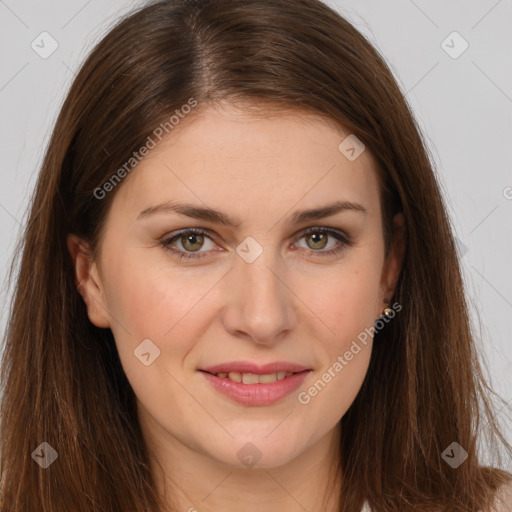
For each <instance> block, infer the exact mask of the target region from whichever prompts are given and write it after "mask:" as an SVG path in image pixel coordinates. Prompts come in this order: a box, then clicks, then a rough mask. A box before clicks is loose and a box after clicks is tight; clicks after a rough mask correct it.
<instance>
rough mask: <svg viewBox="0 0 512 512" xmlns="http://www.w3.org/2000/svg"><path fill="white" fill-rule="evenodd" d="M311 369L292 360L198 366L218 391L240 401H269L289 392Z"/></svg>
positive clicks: (292, 390) (284, 395)
mask: <svg viewBox="0 0 512 512" xmlns="http://www.w3.org/2000/svg"><path fill="white" fill-rule="evenodd" d="M311 371H312V369H311V368H307V367H305V366H302V365H297V364H292V363H270V364H266V365H262V366H258V365H255V364H254V363H250V362H234V363H226V364H221V365H217V366H212V367H209V368H201V369H200V370H199V372H200V373H202V374H203V375H204V376H205V377H206V380H207V382H208V383H209V384H210V385H211V386H212V388H213V389H214V390H215V391H217V392H218V393H220V394H222V395H224V396H226V397H228V398H230V399H231V400H233V401H235V402H238V403H240V404H243V405H249V406H262V405H270V404H272V403H274V402H277V401H280V400H282V399H284V398H285V397H286V396H288V395H290V394H292V393H293V392H294V391H296V390H297V388H298V387H300V386H301V384H302V383H303V382H304V379H305V378H306V377H307V375H308V374H309V373H310V372H311Z"/></svg>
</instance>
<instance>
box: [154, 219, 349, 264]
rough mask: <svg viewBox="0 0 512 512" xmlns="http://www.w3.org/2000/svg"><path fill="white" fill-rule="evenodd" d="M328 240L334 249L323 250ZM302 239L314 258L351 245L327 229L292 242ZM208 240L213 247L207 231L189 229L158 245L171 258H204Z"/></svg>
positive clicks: (315, 230)
mask: <svg viewBox="0 0 512 512" xmlns="http://www.w3.org/2000/svg"><path fill="white" fill-rule="evenodd" d="M329 238H334V239H335V240H337V241H338V243H337V244H336V245H335V246H334V247H332V246H331V248H330V249H328V250H325V247H326V246H327V245H328V240H329ZM302 239H305V240H311V242H312V243H311V244H309V243H308V244H307V245H308V246H307V247H306V248H304V247H300V249H303V250H306V251H308V252H310V253H312V254H313V255H314V256H330V255H333V254H337V253H338V252H341V251H342V250H343V249H344V248H345V247H347V246H351V245H353V243H352V241H351V240H350V238H349V237H348V236H347V235H345V234H344V233H342V232H339V231H337V230H334V229H329V228H319V227H315V228H309V229H307V230H306V231H302V232H301V233H300V235H299V236H298V237H296V238H295V240H294V242H295V243H296V242H298V241H300V240H302ZM208 240H209V241H210V242H211V243H212V244H213V245H215V242H214V241H213V239H212V234H211V233H210V232H209V231H208V230H204V229H196V228H190V229H184V230H183V231H181V232H178V233H176V234H175V235H173V236H171V237H167V238H165V239H164V240H162V241H160V243H159V245H161V246H162V247H163V249H164V250H166V251H168V252H170V253H171V255H172V256H176V257H177V258H179V259H182V258H186V259H192V258H204V257H205V256H206V254H207V253H208V252H209V251H207V250H206V251H201V249H202V248H204V245H205V241H208ZM175 241H177V243H178V244H179V245H181V248H180V247H179V246H178V248H176V242H175ZM212 249H213V248H212ZM213 250H215V249H213Z"/></svg>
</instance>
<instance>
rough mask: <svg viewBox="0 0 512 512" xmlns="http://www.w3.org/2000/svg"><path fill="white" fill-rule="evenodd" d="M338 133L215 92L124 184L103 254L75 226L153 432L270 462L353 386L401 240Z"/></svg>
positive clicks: (80, 263)
mask: <svg viewBox="0 0 512 512" xmlns="http://www.w3.org/2000/svg"><path fill="white" fill-rule="evenodd" d="M348 135H349V133H343V132H342V131H340V130H339V129H338V128H336V127H335V126H334V125H331V124H330V123H328V122H326V121H325V120H323V119H321V118H319V117H311V116H305V115H304V114H299V113H290V112H288V114H281V115H276V116H274V117H272V118H271V117H268V116H267V117H265V116H254V115H251V114H248V113H247V112H244V111H241V110H236V109H235V108H233V107H229V106H224V107H223V108H220V107H216V108H213V107H209V108H207V109H204V110H203V111H202V113H201V115H200V116H198V117H197V118H195V119H194V120H193V121H192V122H190V123H187V124H183V126H179V127H178V128H176V129H175V130H174V131H173V132H172V133H171V134H170V135H169V136H168V138H167V139H166V140H164V141H163V142H162V143H161V144H160V145H159V146H157V147H156V148H155V149H153V150H152V151H151V152H150V153H149V154H148V156H147V157H146V158H145V159H144V160H143V161H142V162H141V163H140V164H139V165H138V166H137V167H136V168H135V170H133V171H132V173H131V174H130V175H129V176H128V177H127V178H126V179H125V181H124V182H123V183H122V184H121V185H119V189H118V190H116V192H115V194H116V195H115V198H114V200H113V203H112V208H111V210H110V211H109V214H108V217H107V220H106V224H105V231H104V237H103V241H102V244H101V247H100V252H99V256H98V257H97V259H96V261H94V262H92V264H89V263H88V262H87V259H86V257H85V256H84V254H85V253H83V252H82V251H81V249H80V246H79V243H78V242H79V241H78V239H77V238H76V237H74V236H70V237H69V239H68V246H69V248H70V252H71V254H72V256H73V258H74V261H75V266H76V271H77V279H78V280H79V281H80V282H81V288H80V289H81V292H82V294H83V296H84V300H85V301H86V303H87V307H88V314H89V318H90V320H91V322H93V323H94V324H95V325H97V326H99V327H104V328H110V329H111V330H112V332H113V335H114V337H115V342H116V345H117V349H118V352H119V356H120V359H121V363H122V365H123V368H124V370H125V372H126V375H127V378H128V380H129V382H130V384H131V386H132V387H133V390H134V392H135V395H136V397H137V403H138V414H139V418H140V422H141V426H142V428H143V431H144V432H145V433H146V434H147V435H148V436H150V437H151V438H152V439H155V440H158V441H157V442H158V443H161V446H164V445H165V446H168V447H175V448H176V447H178V446H180V447H182V448H183V447H186V449H187V450H189V451H191V452H194V453H195V454H200V455H203V456H206V457H208V458H209V459H211V460H213V461H217V462H221V463H225V464H229V465H232V466H236V467H243V466H244V465H245V466H247V465H248V464H251V465H254V467H268V468H270V467H277V466H279V465H282V464H285V463H286V462H289V461H291V460H293V459H294V458H296V457H298V456H299V455H300V454H301V453H303V452H305V451H306V450H308V449H312V448H313V447H314V446H315V445H316V444H317V443H320V442H321V441H322V440H325V439H326V437H328V436H329V435H332V433H333V432H334V431H335V428H336V426H337V424H338V422H339V421H340V419H341V417H342V416H343V415H344V413H345V412H346V411H347V409H348V408H349V406H350V405H351V403H352V402H353V400H354V398H355V397H356V395H357V393H358V391H359V389H360V387H361V384H362V382H363V379H364V377H365V374H366V372H367V368H368V364H369V359H370V354H371V348H372V339H371V336H368V334H367V335H366V343H362V342H361V340H362V338H364V336H363V337H362V336H361V334H362V333H364V332H365V329H369V328H370V327H372V326H373V325H374V323H375V320H376V319H377V318H378V317H379V316H380V315H381V314H382V311H383V309H384V308H385V307H386V303H385V300H386V299H387V300H389V299H390V298H391V296H392V294H393V288H394V286H395V283H396V279H397V275H398V271H399V265H400V258H399V256H400V252H399V251H398V249H393V250H392V251H391V253H390V254H389V256H388V257H387V258H386V257H385V252H384V239H383V231H382V218H381V213H380V201H379V188H378V183H377V178H376V171H375V162H374V160H373V158H372V156H371V155H370V153H369V152H368V151H365V152H363V153H362V154H361V155H360V156H359V157H358V158H357V159H356V160H353V161H351V160H349V159H348V158H347V157H346V156H345V154H344V153H342V152H341V151H340V150H339V146H340V143H341V142H342V141H343V140H344V139H345V138H346V137H347V136H348ZM163 205H166V206H163ZM333 205H334V207H333V208H331V209H330V210H329V211H327V210H326V211H323V212H322V211H320V210H323V209H325V208H327V207H331V206H333ZM208 210H211V211H214V212H217V213H211V211H210V212H209V213H208ZM307 212H309V215H308V214H307ZM315 212H316V213H315ZM398 220H399V219H398ZM394 247H395V246H394ZM396 247H398V246H397V245H396ZM366 332H368V331H366ZM354 342H356V345H354ZM356 346H357V347H359V349H357V348H355V347H356ZM350 354H352V356H350ZM208 372H210V373H208ZM213 373H215V374H217V376H214V375H212V374H213ZM226 374H227V375H226ZM283 377H284V378H283ZM276 379H277V380H276ZM240 380H242V382H236V381H240ZM249 443H251V444H249ZM249 460H252V461H253V462H252V463H249V462H248V461H249ZM255 461H256V463H255Z"/></svg>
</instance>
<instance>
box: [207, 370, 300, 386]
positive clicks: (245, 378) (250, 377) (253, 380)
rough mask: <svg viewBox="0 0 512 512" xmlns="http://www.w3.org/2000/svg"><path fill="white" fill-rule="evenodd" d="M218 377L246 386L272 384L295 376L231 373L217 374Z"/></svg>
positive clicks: (284, 373) (277, 373) (288, 373)
mask: <svg viewBox="0 0 512 512" xmlns="http://www.w3.org/2000/svg"><path fill="white" fill-rule="evenodd" d="M215 375H216V376H217V377H220V378H221V379H226V378H228V379H229V380H232V381H233V382H243V383H244V384H272V383H273V382H276V381H277V380H283V379H284V378H285V377H290V376H291V375H293V373H292V372H276V373H266V374H265V375H257V374H255V373H239V372H229V373H224V372H221V373H216V374H215Z"/></svg>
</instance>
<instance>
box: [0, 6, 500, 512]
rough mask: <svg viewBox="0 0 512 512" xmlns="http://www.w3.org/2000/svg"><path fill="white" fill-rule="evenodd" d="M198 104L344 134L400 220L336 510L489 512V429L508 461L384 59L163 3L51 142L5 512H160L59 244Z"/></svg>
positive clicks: (18, 333)
mask: <svg viewBox="0 0 512 512" xmlns="http://www.w3.org/2000/svg"><path fill="white" fill-rule="evenodd" d="M191 98H193V99H194V101H196V102H197V107H196V110H197V111H200V109H201V106H203V105H207V104H212V103H215V102H218V101H224V100H226V101H231V102H241V103H242V104H245V105H250V104H254V105H256V106H257V105H263V104H265V105H266V106H269V107H272V106H274V107H275V108H277V109H288V110H293V109H294V110H295V111H297V113H298V115H300V112H301V111H303V112H306V111H307V112H310V113H315V114H317V115H321V116H325V117H327V118H329V119H331V120H333V121H334V122H335V123H338V124H339V126H341V127H343V128H344V129H345V130H348V131H349V132H350V133H352V134H355V135H356V136H357V137H358V138H359V139H360V140H361V141H363V142H364V144H365V145H366V147H367V149H368V150H369V151H371V153H372V154H373V155H374V157H375V158H376V161H377V163H378V169H377V171H378V177H379V181H380V183H381V192H382V209H383V219H384V228H385V233H386V240H387V242H389V234H390V232H391V219H392V217H393V214H395V213H397V212H403V214H404V216H405V219H406V230H407V240H406V242H407V243H406V250H405V255H404V261H403V266H402V269H401V273H400V277H399V281H398V285H397V289H396V293H395V296H394V297H393V301H392V302H394V301H396V302H399V303H400V304H401V305H402V306H403V308H402V311H401V312H400V314H399V315H397V317H396V318H395V319H394V320H393V322H390V323H389V325H387V326H386V327H385V328H384V329H383V330H381V331H379V332H378V333H377V334H376V335H375V344H374V349H373V353H372V358H371V361H370V367H369V371H368V374H367V376H366V379H365V381H364V384H363V387H362V389H361V391H360V393H359V394H358V396H357V398H356V400H355V402H354V403H353V404H352V406H351V407H350V409H349V411H348V412H347V413H346V414H345V415H344V417H343V418H342V420H341V435H342V437H341V443H342V446H341V453H340V464H341V469H342V475H343V480H342V495H341V496H340V506H339V510H340V511H342V512H354V511H358V510H360V509H361V507H362V504H363V501H364V500H365V499H367V500H368V502H369V504H370V506H371V507H372V508H373V510H375V511H376V512H388V511H389V512H391V511H410V510H413V509H414V510H425V511H426V510H450V511H452V512H456V511H457V512H461V511H475V510H477V509H481V510H488V509H489V506H490V504H491V502H492V500H493V495H494V493H495V491H496V489H497V488H498V487H499V486H500V485H501V484H503V483H505V482H506V481H507V479H508V477H509V476H510V475H508V473H506V472H504V471H502V470H499V469H496V468H491V467H482V466H481V464H480V460H479V450H478V446H479V440H480V435H479V431H480V429H481V428H482V427H483V426H486V428H487V430H486V431H487V432H488V435H489V437H490V439H491V441H492V440H494V441H499V443H501V444H500V446H505V447H506V448H507V449H509V450H510V446H509V445H508V444H507V443H506V440H505V439H504V438H503V436H502V435H501V434H500V432H499V429H498V425H497V424H496V422H495V420H494V418H493V413H492V411H493V409H492V408H493V402H492V396H494V395H491V390H490V388H489V386H488V384H487V381H486V380H485V378H484V376H483V374H482V371H481V367H480V362H479V357H478V354H477V353H476V350H475V344H474V338H475V336H474V333H473V329H472V327H471V325H470V321H469V318H468V309H467V304H466V299H465V296H464V288H463V282H462V279H461V272H460V268H459V262H458V259H457V253H456V247H455V244H454V238H453V235H452V231H451V227H450V222H449V219H448V216H447V213H446V208H445V205H444V202H443V198H442V196H441V193H440V188H439V185H438V183H437V180H436V177H435V173H434V170H433V166H432V163H431V159H430V157H429V154H428V150H427V149H426V147H425V145H424V142H423V139H422V136H421V134H420V130H419V128H418V126H417V124H416V121H415V120H414V117H413V115H412V113H411V111H410V109H409V107H408V105H407V102H406V100H405V99H404V96H403V94H402V93H401V91H400V89H399V87H398V85H397V83H396V81H395V79H394V78H393V76H392V73H391V72H390V70H389V68H388V67H387V65H386V64H385V61H384V59H383V58H382V57H381V56H380V54H379V53H378V51H377V50H376V49H375V48H373V47H372V45H371V44H370V43H369V42H368V41H367V40H366V39H365V38H364V36H362V35H361V34H360V33H359V32H358V31H357V30H356V29H355V28H354V27H353V26H352V25H351V24H350V23H349V22H347V21H346V20H345V19H344V18H343V17H342V16H340V15H339V14H338V13H336V12H335V11H334V10H332V9H330V8H329V7H327V6H326V5H324V4H323V3H321V2H320V1H319V0H293V1H290V0H168V1H159V2H153V3H152V4H148V5H146V6H144V7H142V8H140V9H139V10H137V11H135V12H133V13H132V14H130V15H129V16H127V17H126V18H125V19H123V20H121V21H120V22H119V23H118V24H117V25H116V26H115V27H114V28H113V29H112V30H111V31H110V32H109V33H108V34H107V36H106V37H105V38H104V39H103V40H102V41H101V42H100V43H99V44H98V45H97V46H96V47H95V49H94V50H93V51H92V53H91V54H90V56H89V57H88V58H87V59H86V61H85V63H84V64H83V66H82V67H81V69H80V71H79V73H78V75H77V76H76V79H75V80H74V82H73V84H72V87H71V90H70V91H69V94H68V95H67V98H66V100H65V102H64V104H63V106H62V109H61V112H60V115H59V117H58V119H57V122H56V125H55V128H54V130H53V134H52V137H51V140H50V143H49V147H48V149H47V152H46V155H45V159H44V162H43V165H42V169H41V172H40V174H39V178H38V182H37V185H36V188H35V192H34V194H33V197H32V200H31V205H32V206H31V209H30V212H29V215H28V218H27V222H26V227H25V230H24V233H23V237H22V239H21V240H20V243H19V246H18V250H17V256H18V258H19V268H18V269H16V270H15V261H13V265H12V267H11V274H10V281H9V282H10V283H12V281H13V276H14V275H15V274H16V278H17V279H16V283H15V287H14V300H13V303H12V306H11V311H10V316H9V320H8V325H7V330H6V334H5V349H4V352H3V360H2V368H1V372H2V373H1V377H2V385H3V395H2V402H1V410H0V414H1V432H2V435H1V445H0V447H1V487H0V493H1V498H0V499H1V505H0V510H1V511H2V512H28V511H30V512H32V511H36V510H37V511H40V512H56V511H73V512H74V511H80V512H81V511H84V512H99V511H105V512H114V511H115V512H118V511H123V512H143V511H144V512H147V511H152V512H157V511H159V510H160V511H162V510H163V504H162V503H161V502H160V498H159V496H157V493H156V490H155V489H156V488H155V485H154V481H153V477H152V475H151V472H150V470H149V460H148V455H147V452H146V447H145V444H144V442H143V439H142V435H141V431H140V428H139V425H138V422H137V415H136V407H135V397H134V393H133V390H132V388H131V387H130V384H129V382H128V380H127V378H126V375H125V374H124V372H123V369H122V366H121V364H120V360H119V357H118V354H117V351H116V348H115V343H114V339H113V336H112V332H111V331H110V330H109V329H100V328H97V327H95V326H94V325H92V324H91V322H89V320H88V316H87V312H86V308H85V304H84V302H83V300H82V297H81V296H80V294H79V292H78V291H77V289H76V285H75V277H74V269H73V265H72V261H71V258H70V255H69V253H68V250H67V246H66V236H67V234H68V233H76V234H78V235H80V236H82V237H83V238H84V239H85V240H87V241H89V243H90V244H91V247H92V248H93V250H97V248H98V246H99V244H100V243H101V235H102V228H103V226H104V221H105V218H106V214H107V212H108V208H109V205H110V204H111V202H112V199H113V198H114V197H115V193H116V191H117V190H118V189H119V187H120V186H122V181H121V182H120V183H115V185H116V186H113V185H111V187H109V188H107V187H105V186H104V184H105V183H107V182H109V180H112V176H113V175H114V174H115V173H116V171H117V170H118V169H121V168H124V169H125V171H126V173H128V172H130V171H129V170H127V168H126V167H123V166H125V165H126V162H127V161H129V159H130V158H131V157H132V156H133V154H134V152H137V151H138V150H139V148H141V147H142V146H144V145H145V144H147V142H148V137H154V133H155V128H157V127H158V126H160V125H162V123H166V122H167V123H168V120H169V117H170V116H171V115H173V114H174V113H175V112H176V110H178V111H180V109H181V108H182V106H183V105H185V104H187V103H189V102H190V100H191ZM193 115H194V112H191V113H190V114H189V116H193ZM118 176H119V173H118ZM110 183H111V184H112V181H110ZM98 190H101V191H103V192H104V191H106V190H108V193H103V192H101V194H99V193H98ZM100 195H101V197H99V196H100ZM43 442H46V443H48V445H50V446H51V447H52V448H53V449H54V450H55V451H56V453H57V454H58V459H57V460H56V461H55V462H54V463H53V464H51V465H50V466H49V467H47V468H46V469H44V468H43V467H41V466H40V465H39V464H36V463H35V460H36V459H35V458H34V456H33V453H34V451H35V450H39V452H36V457H37V456H38V455H39V457H42V456H43V454H45V453H48V452H49V448H48V446H47V445H43V446H42V447H40V445H41V443H43ZM453 442H457V443H459V444H460V445H461V446H462V447H463V448H464V449H465V450H466V451H467V452H468V459H467V460H466V461H465V462H464V463H463V464H462V465H461V466H460V467H459V468H458V469H456V470H455V469H453V468H452V467H450V465H449V464H447V463H446V462H445V461H444V460H443V458H442V453H443V452H444V450H445V449H446V448H447V447H449V446H450V445H451V444H452V443H453ZM495 444H496V446H498V442H496V443H495ZM493 446H494V444H493ZM159 507H160V508H159Z"/></svg>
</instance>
